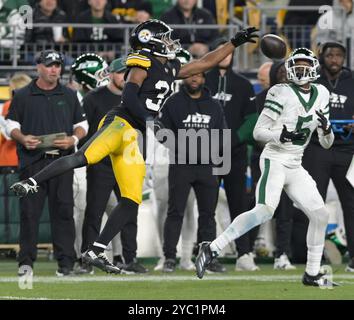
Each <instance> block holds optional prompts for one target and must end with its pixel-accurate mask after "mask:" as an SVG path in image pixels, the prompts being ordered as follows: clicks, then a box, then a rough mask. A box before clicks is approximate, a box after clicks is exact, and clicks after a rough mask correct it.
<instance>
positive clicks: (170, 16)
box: [161, 5, 218, 44]
mask: <svg viewBox="0 0 354 320" xmlns="http://www.w3.org/2000/svg"><path fill="white" fill-rule="evenodd" d="M161 20H162V21H164V22H166V23H167V24H198V25H201V24H215V20H214V18H213V16H212V14H211V13H210V12H209V11H208V10H205V9H201V8H197V7H195V8H194V9H193V13H192V15H191V17H190V18H189V19H186V18H185V17H184V15H183V13H182V11H181V10H180V9H179V7H178V5H175V6H174V7H173V8H171V9H170V10H168V11H166V12H165V13H164V14H163V15H162V16H161ZM217 37H218V30H217V29H193V28H191V29H178V28H175V30H174V31H173V39H179V40H180V42H181V44H193V43H195V42H201V43H205V44H210V43H211V42H212V41H213V40H215V38H217Z"/></svg>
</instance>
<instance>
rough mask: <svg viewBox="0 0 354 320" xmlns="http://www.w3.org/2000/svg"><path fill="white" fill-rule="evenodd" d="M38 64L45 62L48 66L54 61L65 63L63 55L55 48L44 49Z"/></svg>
mask: <svg viewBox="0 0 354 320" xmlns="http://www.w3.org/2000/svg"><path fill="white" fill-rule="evenodd" d="M36 62H37V64H41V63H43V64H44V65H45V66H46V67H48V66H49V65H51V64H53V63H59V64H63V63H64V58H63V55H62V54H61V53H59V52H57V51H55V50H44V51H42V52H41V53H40V55H39V57H38V59H37V61H36Z"/></svg>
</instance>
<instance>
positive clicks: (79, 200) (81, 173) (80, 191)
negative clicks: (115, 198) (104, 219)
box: [73, 167, 87, 258]
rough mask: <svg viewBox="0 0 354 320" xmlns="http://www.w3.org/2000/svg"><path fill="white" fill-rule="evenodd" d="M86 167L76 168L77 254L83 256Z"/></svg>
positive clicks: (74, 191) (75, 212) (75, 217)
mask: <svg viewBox="0 0 354 320" xmlns="http://www.w3.org/2000/svg"><path fill="white" fill-rule="evenodd" d="M86 191H87V183H86V167H82V168H76V169H75V170H74V182H73V193H74V221H75V234H76V237H75V243H74V247H75V251H76V256H77V257H78V258H79V257H81V244H82V225H83V222H84V217H85V208H86Z"/></svg>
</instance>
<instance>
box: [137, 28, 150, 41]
mask: <svg viewBox="0 0 354 320" xmlns="http://www.w3.org/2000/svg"><path fill="white" fill-rule="evenodd" d="M138 38H139V40H140V41H141V42H142V43H148V42H149V41H150V40H151V38H152V34H151V32H150V30H148V29H143V30H141V31H140V32H139V33H138Z"/></svg>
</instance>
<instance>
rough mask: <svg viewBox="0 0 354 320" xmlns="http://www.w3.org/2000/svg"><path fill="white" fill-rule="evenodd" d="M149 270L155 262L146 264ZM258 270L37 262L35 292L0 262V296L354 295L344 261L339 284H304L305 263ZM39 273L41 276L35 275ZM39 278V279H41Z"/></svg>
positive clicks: (11, 265)
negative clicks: (206, 271) (76, 271)
mask: <svg viewBox="0 0 354 320" xmlns="http://www.w3.org/2000/svg"><path fill="white" fill-rule="evenodd" d="M148 267H149V268H150V270H151V269H152V268H153V265H149V266H148ZM260 267H261V269H262V270H261V271H259V272H248V273H243V272H241V273H240V272H235V271H233V266H232V265H227V268H228V272H227V273H225V274H222V275H216V274H214V275H206V276H205V277H204V279H203V280H199V279H197V278H196V277H195V275H194V272H186V271H177V272H176V273H174V274H168V275H165V274H163V273H161V272H153V271H150V272H149V274H148V275H146V276H141V275H139V276H137V275H116V276H106V275H105V274H104V273H102V272H100V271H97V270H96V273H95V275H94V276H84V277H83V276H74V277H65V278H64V279H63V278H56V277H55V276H54V272H55V270H56V264H55V263H54V262H38V263H36V265H35V281H34V283H33V289H32V290H28V289H27V290H21V289H19V286H18V282H17V277H16V276H15V273H16V270H17V269H16V263H15V262H14V261H9V260H5V261H4V260H2V261H0V288H1V290H0V299H7V298H10V299H11V297H12V298H14V299H15V298H17V299H22V298H43V299H95V300H98V299H124V300H139V299H152V300H160V299H164V300H165V299H167V300H198V299H203V300H204V299H205V300H210V299H212V300H214V299H216V300H219V299H220V300H236V299H305V300H308V299H339V300H343V299H354V275H352V274H348V273H344V272H343V271H344V265H343V266H340V267H338V268H337V269H336V270H334V280H335V281H337V282H339V283H340V284H341V286H340V287H337V288H334V289H333V290H329V289H326V290H325V289H319V288H309V287H304V286H303V285H302V284H301V281H300V279H301V275H302V273H303V270H304V267H303V266H298V270H296V271H291V272H288V271H282V272H279V271H274V270H272V265H269V264H267V265H260ZM36 277H38V278H36ZM37 280H38V281H37Z"/></svg>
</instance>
